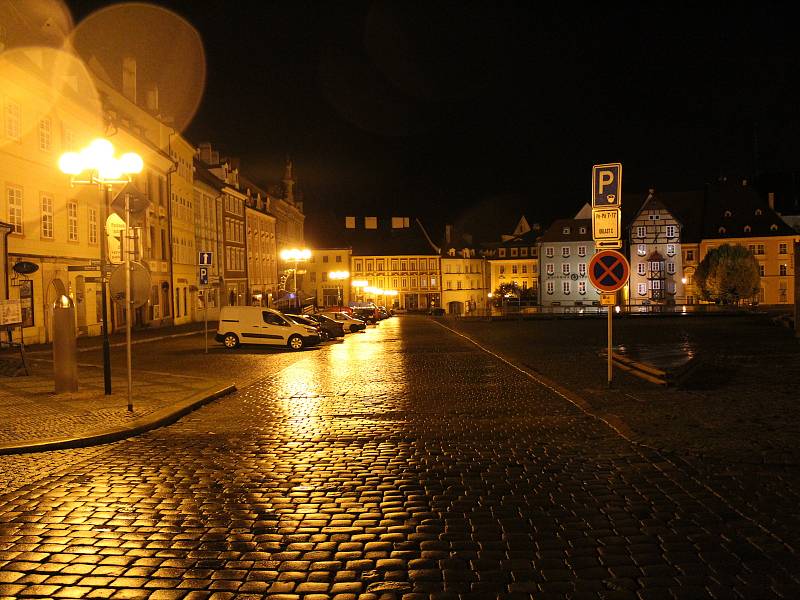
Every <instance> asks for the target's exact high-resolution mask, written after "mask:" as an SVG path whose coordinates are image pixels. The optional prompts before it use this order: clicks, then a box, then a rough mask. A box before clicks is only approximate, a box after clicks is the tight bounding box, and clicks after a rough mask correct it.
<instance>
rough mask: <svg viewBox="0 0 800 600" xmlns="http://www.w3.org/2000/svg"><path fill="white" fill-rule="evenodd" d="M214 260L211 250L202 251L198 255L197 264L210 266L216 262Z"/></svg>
mask: <svg viewBox="0 0 800 600" xmlns="http://www.w3.org/2000/svg"><path fill="white" fill-rule="evenodd" d="M213 260H214V258H213V256H212V254H211V252H200V253H199V254H198V257H197V264H198V265H200V266H201V267H210V266H211V265H212V264H214V263H213Z"/></svg>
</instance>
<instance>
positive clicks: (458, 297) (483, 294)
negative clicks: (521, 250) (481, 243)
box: [441, 225, 491, 315]
mask: <svg viewBox="0 0 800 600" xmlns="http://www.w3.org/2000/svg"><path fill="white" fill-rule="evenodd" d="M441 247H442V252H441V268H442V277H441V279H442V308H444V309H445V310H447V312H448V314H452V315H468V314H470V313H474V312H476V311H486V310H487V309H488V308H489V306H490V298H489V294H490V293H491V289H490V288H489V284H490V275H489V269H488V266H489V264H488V263H487V262H486V260H485V259H484V258H483V256H482V255H481V253H480V248H478V247H477V245H476V244H474V243H473V241H472V237H471V236H470V235H467V234H463V233H459V232H456V231H454V229H453V228H452V227H451V226H450V225H447V226H446V228H445V237H444V241H443V242H442V246H441Z"/></svg>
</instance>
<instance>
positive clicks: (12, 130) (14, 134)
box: [5, 100, 22, 140]
mask: <svg viewBox="0 0 800 600" xmlns="http://www.w3.org/2000/svg"><path fill="white" fill-rule="evenodd" d="M5 113H6V118H5V121H6V137H8V138H11V139H12V140H19V139H20V136H21V130H22V123H21V122H22V114H21V113H22V110H21V109H20V106H19V104H17V103H16V102H12V101H11V100H8V101H7V102H6V110H5Z"/></svg>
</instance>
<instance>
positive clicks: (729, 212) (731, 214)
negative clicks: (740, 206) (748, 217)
mask: <svg viewBox="0 0 800 600" xmlns="http://www.w3.org/2000/svg"><path fill="white" fill-rule="evenodd" d="M725 216H726V217H732V216H733V213H732V212H731V211H729V210H726V211H725Z"/></svg>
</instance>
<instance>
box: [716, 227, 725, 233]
mask: <svg viewBox="0 0 800 600" xmlns="http://www.w3.org/2000/svg"><path fill="white" fill-rule="evenodd" d="M717 231H719V233H725V228H724V227H720V228H719V229H718V230H717Z"/></svg>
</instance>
